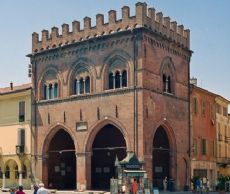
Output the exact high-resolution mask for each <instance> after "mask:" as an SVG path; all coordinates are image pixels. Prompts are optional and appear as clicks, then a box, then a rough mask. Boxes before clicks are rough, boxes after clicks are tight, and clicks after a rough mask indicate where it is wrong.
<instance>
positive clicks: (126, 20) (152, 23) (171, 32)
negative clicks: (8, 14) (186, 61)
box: [32, 2, 190, 53]
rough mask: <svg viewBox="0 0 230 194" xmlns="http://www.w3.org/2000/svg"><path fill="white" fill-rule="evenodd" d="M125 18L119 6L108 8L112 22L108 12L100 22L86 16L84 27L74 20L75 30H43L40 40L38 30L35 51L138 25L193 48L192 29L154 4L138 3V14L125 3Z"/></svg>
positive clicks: (100, 15)
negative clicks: (118, 14) (118, 16)
mask: <svg viewBox="0 0 230 194" xmlns="http://www.w3.org/2000/svg"><path fill="white" fill-rule="evenodd" d="M121 11H122V18H121V19H119V20H118V19H117V14H116V11H115V10H110V11H109V12H108V17H109V18H108V23H105V22H104V15H103V14H97V15H96V26H91V18H89V17H85V18H84V27H83V29H80V22H79V21H73V22H72V31H71V32H70V31H69V25H68V24H63V25H62V33H61V34H59V29H58V28H57V27H53V28H52V29H51V33H50V32H49V31H48V30H42V37H41V40H39V35H38V33H36V32H34V33H33V34H32V52H33V53H35V52H39V51H42V50H48V49H50V48H55V47H60V46H62V45H66V44H70V43H74V42H79V41H83V40H87V39H90V38H94V37H99V36H103V35H108V34H113V33H116V32H120V31H125V30H131V29H134V28H140V27H146V28H149V29H151V30H152V31H153V32H156V33H158V34H160V35H161V36H163V37H167V38H168V39H170V40H172V41H174V42H176V43H178V44H180V45H181V46H182V47H186V48H188V49H189V48H190V30H189V29H186V30H184V26H183V25H177V22H175V21H172V22H171V20H170V17H164V16H163V14H162V12H159V13H156V11H155V9H154V8H147V4H146V3H141V2H138V3H136V15H135V16H130V8H129V7H128V6H123V7H122V10H121Z"/></svg>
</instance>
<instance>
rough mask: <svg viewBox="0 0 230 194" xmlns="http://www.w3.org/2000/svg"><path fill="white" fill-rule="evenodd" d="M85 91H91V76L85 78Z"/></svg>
mask: <svg viewBox="0 0 230 194" xmlns="http://www.w3.org/2000/svg"><path fill="white" fill-rule="evenodd" d="M85 93H90V77H89V76H87V77H86V79H85Z"/></svg>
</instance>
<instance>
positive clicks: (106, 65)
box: [99, 49, 134, 90]
mask: <svg viewBox="0 0 230 194" xmlns="http://www.w3.org/2000/svg"><path fill="white" fill-rule="evenodd" d="M119 63H121V64H122V68H123V69H121V70H124V69H126V71H127V81H128V84H127V85H128V86H132V85H133V76H132V75H133V73H134V70H133V60H132V58H131V56H130V55H129V54H128V53H127V52H126V51H124V50H122V49H117V50H114V51H112V52H111V53H109V54H108V55H107V56H106V57H105V58H104V61H103V65H102V68H101V72H100V75H99V77H100V78H101V79H102V88H103V89H104V90H105V89H107V85H108V75H109V70H110V67H111V66H114V68H115V69H116V66H118V65H119ZM123 66H124V67H123Z"/></svg>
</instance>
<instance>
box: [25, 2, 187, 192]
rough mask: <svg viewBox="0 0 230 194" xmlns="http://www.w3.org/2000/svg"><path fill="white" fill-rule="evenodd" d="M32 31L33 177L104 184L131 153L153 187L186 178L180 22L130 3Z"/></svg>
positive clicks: (72, 184) (60, 184)
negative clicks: (116, 164) (118, 12)
mask: <svg viewBox="0 0 230 194" xmlns="http://www.w3.org/2000/svg"><path fill="white" fill-rule="evenodd" d="M108 15H109V19H108V23H104V16H103V15H102V14H97V16H96V26H94V27H92V26H91V19H90V18H88V17H85V18H84V28H83V29H80V23H79V22H78V21H74V22H73V23H72V31H71V32H70V31H69V26H68V25H67V24H63V25H62V34H59V33H58V29H57V28H56V27H53V28H52V31H51V33H49V32H48V31H47V30H43V31H42V38H41V40H39V35H38V34H37V33H33V35H32V53H31V54H29V55H28V56H29V57H30V59H31V64H32V83H33V95H34V100H33V103H32V104H33V106H32V108H33V115H32V118H33V128H34V130H35V131H36V137H37V138H36V140H35V142H36V144H35V147H36V148H35V161H36V162H35V169H36V176H37V177H38V178H40V179H41V180H43V181H44V183H45V185H46V186H47V187H49V188H58V189H72V188H76V187H77V189H82V188H83V189H84V188H99V187H101V188H108V187H109V179H110V178H111V177H113V176H115V168H114V162H115V158H116V156H117V157H118V159H119V160H122V159H124V158H125V157H126V156H127V154H128V153H130V152H135V154H136V155H137V157H138V159H139V160H140V161H143V162H144V169H145V170H146V171H147V176H148V178H149V180H150V181H153V183H154V185H157V186H159V188H161V187H162V180H163V178H164V177H165V176H168V177H169V179H173V180H174V181H175V187H176V189H183V188H184V186H185V185H187V184H189V177H190V160H189V153H190V150H189V145H190V139H189V133H190V129H189V62H190V57H191V51H190V45H189V43H190V37H189V30H184V27H183V25H179V26H178V25H177V23H176V22H175V21H173V22H171V21H170V18H169V17H163V14H162V13H161V12H159V13H155V9H154V8H147V5H146V4H145V3H137V4H136V14H135V16H130V9H129V7H127V6H124V7H123V8H122V18H121V19H119V20H118V19H117V18H116V11H114V10H110V11H109V12H108Z"/></svg>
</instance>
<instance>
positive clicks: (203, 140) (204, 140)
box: [201, 139, 207, 155]
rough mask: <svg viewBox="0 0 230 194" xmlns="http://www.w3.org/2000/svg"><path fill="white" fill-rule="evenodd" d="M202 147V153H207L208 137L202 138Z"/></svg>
mask: <svg viewBox="0 0 230 194" xmlns="http://www.w3.org/2000/svg"><path fill="white" fill-rule="evenodd" d="M201 148H202V150H201V154H202V155H206V153H207V148H206V139H202V140H201Z"/></svg>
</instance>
